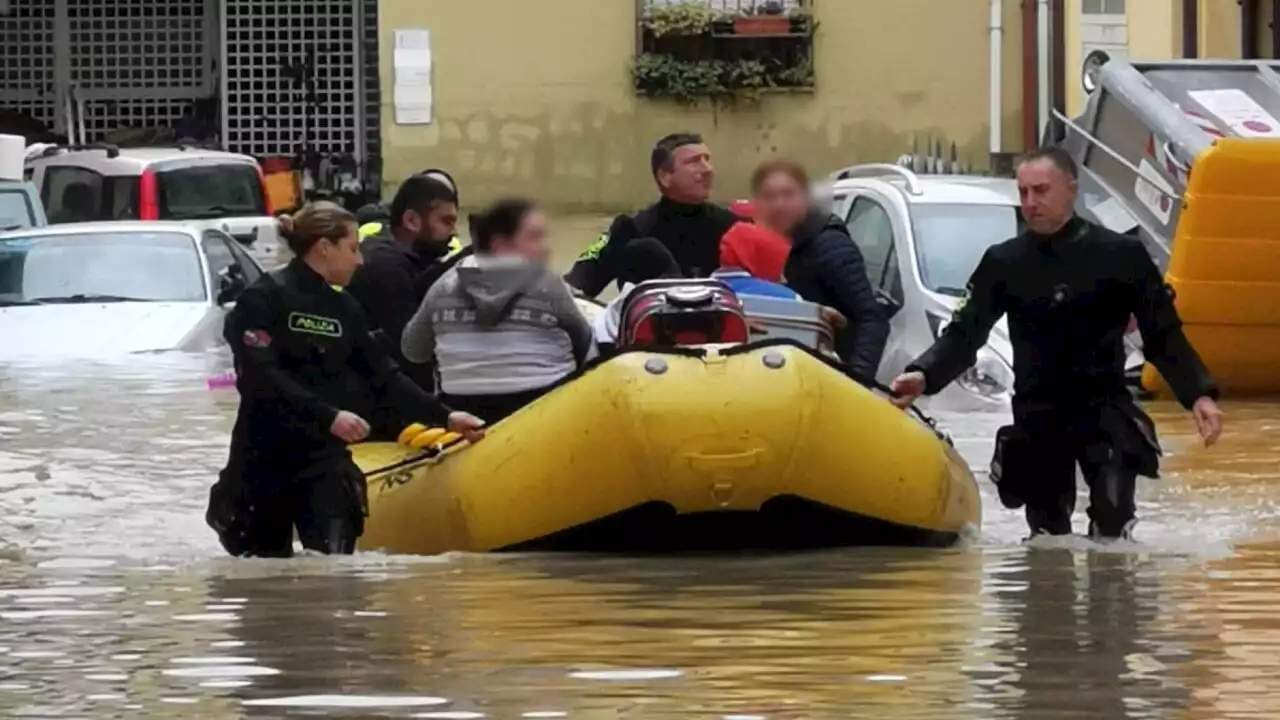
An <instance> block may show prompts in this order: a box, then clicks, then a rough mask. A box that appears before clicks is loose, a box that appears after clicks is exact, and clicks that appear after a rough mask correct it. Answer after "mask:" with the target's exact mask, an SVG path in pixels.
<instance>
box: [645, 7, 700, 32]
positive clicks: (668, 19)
mask: <svg viewBox="0 0 1280 720" xmlns="http://www.w3.org/2000/svg"><path fill="white" fill-rule="evenodd" d="M714 18H715V14H714V13H713V12H712V10H711V8H710V7H709V6H707V5H706V4H705V3H700V2H680V3H674V4H672V5H663V6H661V7H658V8H656V9H655V10H654V11H653V14H652V15H650V16H649V17H648V19H647V20H646V21H645V25H646V26H647V27H648V28H649V32H651V33H653V36H654V37H657V38H660V37H666V36H670V35H676V36H689V35H702V34H705V33H707V32H709V31H710V30H711V23H712V20H714Z"/></svg>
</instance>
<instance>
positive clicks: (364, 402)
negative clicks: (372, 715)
mask: <svg viewBox="0 0 1280 720" xmlns="http://www.w3.org/2000/svg"><path fill="white" fill-rule="evenodd" d="M355 222H356V219H355V216H354V215H352V214H351V213H349V212H347V211H346V210H344V209H343V208H341V207H339V206H337V205H334V204H333V203H327V202H320V203H314V204H311V205H308V206H306V207H304V208H303V209H302V210H300V211H299V212H298V214H297V215H295V216H294V217H293V218H292V221H291V222H285V223H283V225H284V227H283V228H282V229H283V233H282V234H283V235H284V236H285V238H286V239H287V240H288V243H289V248H290V249H291V250H292V251H293V253H294V255H295V258H294V259H293V260H292V261H291V262H290V263H289V264H288V265H287V266H286V267H284V268H282V269H279V270H276V271H275V272H272V273H268V274H265V275H263V276H262V277H261V278H259V279H258V280H257V281H255V282H254V283H253V284H252V285H250V286H249V287H248V288H246V289H245V290H244V291H243V292H242V293H241V294H240V295H239V297H238V298H236V306H235V309H234V310H232V311H231V313H230V314H229V315H228V316H227V321H226V326H225V330H224V335H225V336H226V339H227V342H228V343H229V344H230V345H231V350H232V353H233V355H234V356H235V365H236V374H237V380H236V387H237V388H238V389H239V391H240V410H239V413H238V414H237V416H236V424H235V429H234V430H233V431H232V436H231V453H230V458H229V460H228V462H227V467H226V468H225V469H224V470H223V471H222V473H221V475H220V476H219V479H218V482H217V483H216V484H215V485H214V486H213V489H212V491H211V492H210V498H209V509H208V512H207V514H206V520H207V521H208V523H209V525H210V526H211V527H213V528H214V529H215V530H216V531H217V532H218V536H219V539H220V540H221V541H222V545H223V547H224V548H225V549H226V550H227V552H229V553H230V554H232V555H237V556H242V555H252V556H258V557H288V556H289V555H291V554H292V548H293V529H294V527H295V526H296V527H297V530H298V535H299V536H300V538H301V540H302V544H303V546H304V547H306V548H307V549H308V550H315V551H319V552H324V553H342V554H346V553H351V552H353V551H354V549H355V542H356V538H358V537H359V536H360V535H361V534H362V533H363V530H364V515H365V508H366V496H365V493H366V487H365V481H364V476H363V474H362V473H361V472H360V470H359V469H358V468H357V467H356V466H355V464H354V463H353V462H352V460H351V454H350V453H349V452H348V450H347V444H348V443H356V442H360V441H361V440H364V439H365V437H366V436H367V435H368V433H369V424H368V423H367V422H366V421H365V420H364V419H363V418H364V417H368V413H370V412H372V410H373V408H374V407H375V406H376V405H377V404H378V403H379V402H394V403H396V404H397V405H399V406H400V407H401V408H402V412H404V414H405V415H406V417H408V418H411V419H415V420H420V421H421V422H423V423H424V424H431V425H436V426H442V425H444V426H447V427H449V428H450V429H452V430H454V431H456V432H460V433H462V434H463V435H464V436H466V437H467V438H468V439H470V440H478V439H479V438H480V437H481V436H482V435H483V430H482V427H483V423H482V422H481V421H480V420H479V419H477V418H475V417H473V416H471V415H468V414H466V413H458V412H450V410H449V409H448V408H447V407H445V406H444V405H442V404H440V403H439V402H438V401H436V400H435V399H434V398H432V397H431V396H429V395H427V394H426V393H424V392H423V391H422V390H421V389H419V388H418V387H417V386H416V385H414V383H412V382H411V381H409V380H408V378H406V377H405V376H404V375H402V374H401V373H400V371H399V369H398V368H397V367H396V365H395V363H394V362H392V361H391V360H390V359H389V358H388V356H387V354H386V352H385V351H384V350H383V349H382V348H381V347H380V346H379V345H378V344H377V343H376V342H375V341H374V340H373V339H372V338H371V337H370V335H369V328H368V325H367V323H366V321H365V317H364V313H363V312H362V311H361V310H360V306H359V305H358V304H357V303H356V301H355V299H354V298H352V297H351V295H350V294H348V293H344V292H339V291H338V290H335V289H334V288H333V286H334V285H337V286H344V285H346V284H347V282H348V281H349V280H350V279H351V275H352V273H353V272H354V271H355V269H356V266H358V265H359V264H360V251H359V247H358V242H357V239H356V224H355ZM362 416H363V417H362Z"/></svg>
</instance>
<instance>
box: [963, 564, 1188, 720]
mask: <svg viewBox="0 0 1280 720" xmlns="http://www.w3.org/2000/svg"><path fill="white" fill-rule="evenodd" d="M1164 571H1165V570H1164V569H1162V568H1160V567H1159V566H1158V565H1157V564H1156V563H1155V562H1154V561H1152V560H1149V559H1147V560H1142V559H1139V556H1138V555H1136V554H1133V553H1131V552H1123V551H1115V552H1108V551H1092V552H1087V553H1082V552H1080V551H1078V550H1075V549H1072V548H1071V547H1047V548H1033V549H1029V550H1027V551H1026V552H1025V553H1019V556H1018V557H1017V558H1016V559H1011V562H1009V563H1008V564H1007V565H1006V567H1005V569H1003V570H1001V571H998V572H996V573H993V575H992V577H993V581H994V586H995V590H994V593H993V595H994V596H995V598H996V600H997V602H998V603H999V604H1000V606H1001V608H1002V612H1003V613H1004V614H1005V615H1006V616H1007V617H1008V618H1009V621H1010V625H1011V627H1010V632H1008V633H1007V634H1002V636H1001V637H1000V638H999V639H998V640H997V641H996V643H995V648H996V649H997V650H998V651H999V652H1001V653H1003V654H1004V655H1005V656H1006V657H1008V658H1009V660H1008V662H1007V663H1006V664H1005V665H1004V667H1003V668H1001V670H1002V671H1003V673H1002V674H998V675H995V677H991V676H988V677H987V678H986V679H987V680H988V681H993V680H994V685H995V686H996V687H1000V686H1005V687H1006V688H1007V691H1006V692H1004V693H1001V696H1002V697H1004V698H1005V699H1006V702H1005V703H1003V704H1002V707H1003V709H1004V711H1005V713H1007V714H1001V715H999V717H1010V718H1018V719H1019V720H1040V719H1042V718H1058V717H1065V716H1068V715H1066V714H1065V713H1066V712H1067V711H1068V710H1069V709H1074V710H1076V711H1078V712H1079V713H1080V717H1086V716H1087V717H1097V718H1117V719H1122V718H1154V717H1165V716H1166V714H1167V712H1168V710H1169V709H1171V708H1178V707H1185V705H1186V703H1187V702H1188V701H1189V698H1190V693H1189V691H1188V690H1187V688H1186V687H1185V686H1183V685H1182V684H1180V683H1174V682H1170V681H1169V679H1168V678H1167V677H1166V676H1165V672H1164V671H1167V670H1168V669H1169V668H1170V667H1171V666H1174V665H1176V664H1178V663H1180V662H1185V661H1186V657H1185V655H1186V653H1185V652H1182V651H1181V650H1180V649H1178V648H1170V647H1166V646H1161V645H1158V644H1155V643H1152V642H1151V639H1152V638H1151V635H1152V632H1151V631H1152V628H1151V623H1152V621H1153V620H1154V619H1155V616H1156V614H1157V613H1158V612H1159V608H1160V605H1161V603H1160V600H1161V597H1160V584H1159V577H1160V575H1161V574H1162V573H1163V572H1164Z"/></svg>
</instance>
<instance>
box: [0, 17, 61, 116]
mask: <svg viewBox="0 0 1280 720" xmlns="http://www.w3.org/2000/svg"><path fill="white" fill-rule="evenodd" d="M55 17H56V9H55V7H54V4H53V2H52V1H51V0H44V1H42V0H14V1H11V2H9V4H8V12H6V13H4V14H0V113H5V114H8V113H22V114H24V115H28V116H30V117H32V118H34V119H35V120H38V121H40V122H43V123H44V124H45V126H46V127H48V128H50V129H52V128H53V127H54V121H55V119H56V116H57V114H58V98H57V96H56V93H55V91H54V80H55V77H54V56H53V53H54V47H56V45H57V43H56V42H55V41H54V20H55Z"/></svg>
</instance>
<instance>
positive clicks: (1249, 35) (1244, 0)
mask: <svg viewBox="0 0 1280 720" xmlns="http://www.w3.org/2000/svg"><path fill="white" fill-rule="evenodd" d="M1258 55H1259V53H1258V0H1240V59H1241V60H1257V59H1258Z"/></svg>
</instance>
